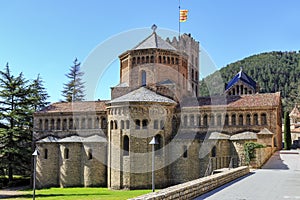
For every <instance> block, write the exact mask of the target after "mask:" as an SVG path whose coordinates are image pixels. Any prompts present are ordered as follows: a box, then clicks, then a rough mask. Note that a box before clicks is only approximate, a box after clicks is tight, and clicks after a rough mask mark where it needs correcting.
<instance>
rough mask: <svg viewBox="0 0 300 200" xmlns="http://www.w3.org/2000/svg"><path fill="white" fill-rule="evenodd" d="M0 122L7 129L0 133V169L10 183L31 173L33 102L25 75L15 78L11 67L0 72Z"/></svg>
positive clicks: (0, 130)
mask: <svg viewBox="0 0 300 200" xmlns="http://www.w3.org/2000/svg"><path fill="white" fill-rule="evenodd" d="M0 91H1V92H0V119H1V123H2V124H3V125H4V127H5V128H1V129H0V138H1V146H0V159H1V165H2V166H1V167H3V168H6V169H7V172H8V178H9V181H12V180H13V174H15V173H24V172H25V171H27V172H28V171H29V170H30V162H31V140H32V137H31V132H30V128H29V126H28V125H29V121H28V116H30V115H32V112H31V110H30V106H31V103H32V102H31V100H30V99H29V97H28V94H29V93H30V87H29V86H28V81H27V80H25V78H24V77H23V74H22V73H20V74H19V75H18V76H16V77H15V76H13V75H12V74H11V71H10V69H9V66H8V64H7V65H6V68H5V70H4V71H0Z"/></svg>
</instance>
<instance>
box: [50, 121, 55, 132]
mask: <svg viewBox="0 0 300 200" xmlns="http://www.w3.org/2000/svg"><path fill="white" fill-rule="evenodd" d="M50 130H54V119H51V121H50Z"/></svg>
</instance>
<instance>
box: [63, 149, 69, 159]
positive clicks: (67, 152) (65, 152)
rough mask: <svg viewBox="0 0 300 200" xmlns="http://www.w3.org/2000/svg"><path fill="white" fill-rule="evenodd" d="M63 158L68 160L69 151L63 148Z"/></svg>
mask: <svg viewBox="0 0 300 200" xmlns="http://www.w3.org/2000/svg"><path fill="white" fill-rule="evenodd" d="M64 158H65V159H69V149H68V148H65V150H64Z"/></svg>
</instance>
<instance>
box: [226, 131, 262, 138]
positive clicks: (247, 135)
mask: <svg viewBox="0 0 300 200" xmlns="http://www.w3.org/2000/svg"><path fill="white" fill-rule="evenodd" d="M256 139H257V134H256V133H253V132H249V131H246V132H243V133H239V134H235V135H233V136H231V137H230V140H256Z"/></svg>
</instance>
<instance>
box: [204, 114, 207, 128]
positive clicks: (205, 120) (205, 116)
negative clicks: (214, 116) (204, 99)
mask: <svg viewBox="0 0 300 200" xmlns="http://www.w3.org/2000/svg"><path fill="white" fill-rule="evenodd" d="M207 125H208V122H207V115H206V114H205V115H204V116H203V126H207Z"/></svg>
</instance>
